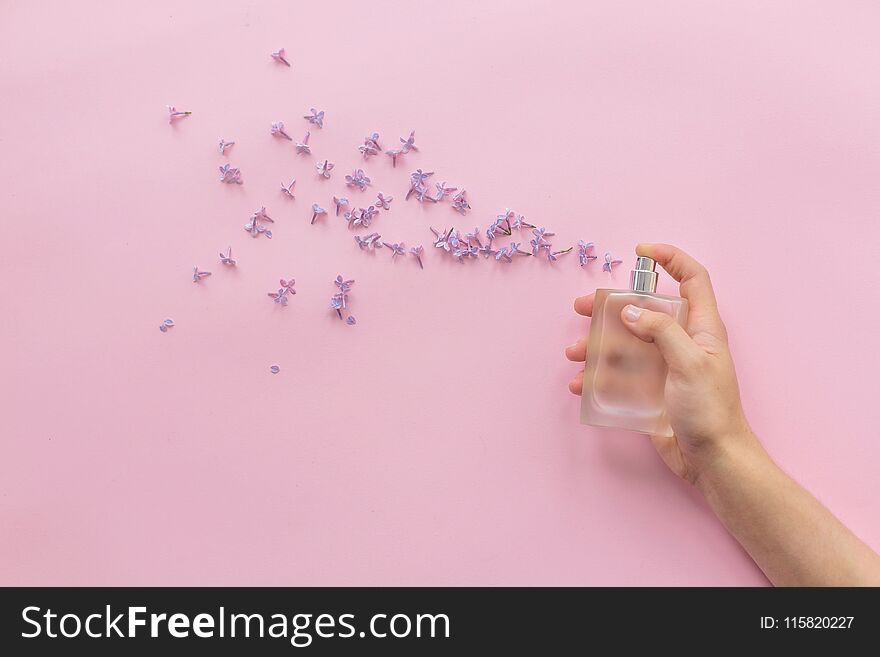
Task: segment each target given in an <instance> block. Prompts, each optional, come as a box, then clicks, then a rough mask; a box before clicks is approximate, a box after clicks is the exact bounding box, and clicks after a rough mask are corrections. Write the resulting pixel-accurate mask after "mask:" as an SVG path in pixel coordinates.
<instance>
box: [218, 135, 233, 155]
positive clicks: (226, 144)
mask: <svg viewBox="0 0 880 657" xmlns="http://www.w3.org/2000/svg"><path fill="white" fill-rule="evenodd" d="M233 146H235V142H234V141H226V140H225V139H221V140H220V155H226V149H227V148H232V147H233Z"/></svg>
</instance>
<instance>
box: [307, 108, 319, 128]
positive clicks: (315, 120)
mask: <svg viewBox="0 0 880 657" xmlns="http://www.w3.org/2000/svg"><path fill="white" fill-rule="evenodd" d="M309 112H311V114H306V115H305V116H304V117H303V118H304V119H305V120H306V121H308V122H309V123H312V124H314V125H316V126H318V127H319V128H323V127H324V110H321V111H320V112H319V111H317V110H316V109H315V108H314V107H310V108H309Z"/></svg>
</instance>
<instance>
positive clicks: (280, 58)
mask: <svg viewBox="0 0 880 657" xmlns="http://www.w3.org/2000/svg"><path fill="white" fill-rule="evenodd" d="M272 59H274V60H275V61H276V62H278V63H280V64H284V65H285V66H290V62H289V61H287V57H286V55H285V53H284V48H279V49H278V50H276V51H275V52H273V53H272Z"/></svg>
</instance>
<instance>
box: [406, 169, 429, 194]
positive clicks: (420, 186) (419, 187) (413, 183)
mask: <svg viewBox="0 0 880 657" xmlns="http://www.w3.org/2000/svg"><path fill="white" fill-rule="evenodd" d="M433 175H434V172H433V171H428V172H425V171H422V170H421V169H416V170H415V171H414V172H413V173H411V174H410V176H409V191H408V192H407V193H406V198H405V200H409V197H410V196H412V195H413V194H415V195H416V198H417V199H418V200H419V201H423V200H424V199H425V198H429V197H427V196H426V195H427V193H428V188H427V187H426V186H425V182H426V181H427V180H428V178H430V177H431V176H433ZM431 200H432V201H433V200H434V199H431Z"/></svg>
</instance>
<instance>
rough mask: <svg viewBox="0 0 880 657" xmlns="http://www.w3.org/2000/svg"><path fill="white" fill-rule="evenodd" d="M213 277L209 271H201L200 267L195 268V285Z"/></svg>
mask: <svg viewBox="0 0 880 657" xmlns="http://www.w3.org/2000/svg"><path fill="white" fill-rule="evenodd" d="M210 275H211V272H209V271H201V270H199V268H198V267H193V283H198V282H200V281H201V280H202V279H203V278H208V276H210Z"/></svg>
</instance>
